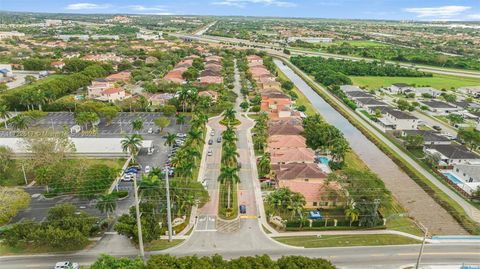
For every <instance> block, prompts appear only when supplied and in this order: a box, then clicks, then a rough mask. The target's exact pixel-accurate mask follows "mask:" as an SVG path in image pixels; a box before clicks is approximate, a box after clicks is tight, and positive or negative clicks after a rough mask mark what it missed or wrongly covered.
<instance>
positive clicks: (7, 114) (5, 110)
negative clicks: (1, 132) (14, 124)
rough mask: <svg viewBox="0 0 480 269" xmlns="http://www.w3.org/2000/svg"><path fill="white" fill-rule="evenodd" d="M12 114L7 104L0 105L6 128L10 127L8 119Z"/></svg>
mask: <svg viewBox="0 0 480 269" xmlns="http://www.w3.org/2000/svg"><path fill="white" fill-rule="evenodd" d="M10 116H11V114H10V112H9V111H8V107H7V105H0V117H1V118H2V119H3V123H4V124H5V129H8V125H7V120H8V118H10Z"/></svg>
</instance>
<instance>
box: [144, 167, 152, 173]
mask: <svg viewBox="0 0 480 269" xmlns="http://www.w3.org/2000/svg"><path fill="white" fill-rule="evenodd" d="M150 171H152V169H151V168H150V166H149V165H147V166H145V174H148V173H150Z"/></svg>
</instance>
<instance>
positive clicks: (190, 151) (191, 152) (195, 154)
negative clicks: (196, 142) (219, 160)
mask: <svg viewBox="0 0 480 269" xmlns="http://www.w3.org/2000/svg"><path fill="white" fill-rule="evenodd" d="M185 153H186V154H187V156H188V157H189V158H192V159H193V161H194V162H195V161H196V160H197V158H201V157H202V155H201V154H200V151H198V148H196V147H186V148H185Z"/></svg>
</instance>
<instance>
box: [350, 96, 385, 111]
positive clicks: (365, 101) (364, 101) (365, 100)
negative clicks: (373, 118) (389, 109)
mask: <svg viewBox="0 0 480 269" xmlns="http://www.w3.org/2000/svg"><path fill="white" fill-rule="evenodd" d="M354 102H355V103H356V104H357V106H360V107H363V108H368V107H370V106H387V103H385V102H382V101H379V100H377V99H375V98H371V97H362V98H356V99H355V100H354Z"/></svg>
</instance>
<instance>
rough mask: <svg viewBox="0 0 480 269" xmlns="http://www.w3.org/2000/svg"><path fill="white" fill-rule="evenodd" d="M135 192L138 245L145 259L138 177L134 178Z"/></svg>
mask: <svg viewBox="0 0 480 269" xmlns="http://www.w3.org/2000/svg"><path fill="white" fill-rule="evenodd" d="M133 193H134V196H135V213H136V217H137V228H138V246H139V248H140V256H141V257H142V259H145V252H144V250H143V235H142V222H141V220H140V208H139V205H138V190H137V179H136V178H134V179H133Z"/></svg>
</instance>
